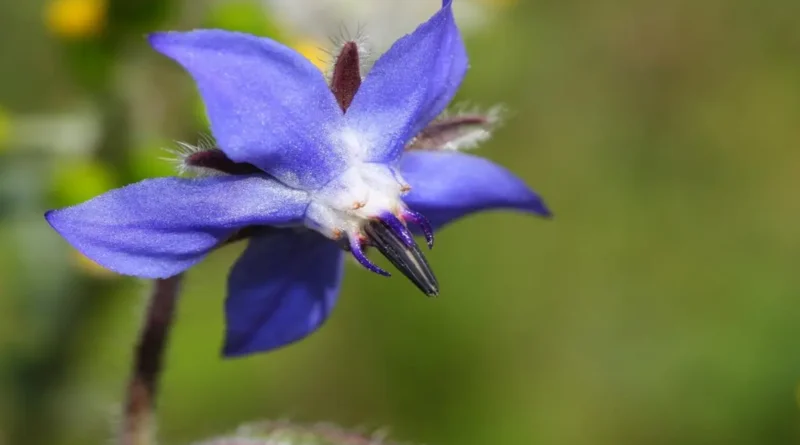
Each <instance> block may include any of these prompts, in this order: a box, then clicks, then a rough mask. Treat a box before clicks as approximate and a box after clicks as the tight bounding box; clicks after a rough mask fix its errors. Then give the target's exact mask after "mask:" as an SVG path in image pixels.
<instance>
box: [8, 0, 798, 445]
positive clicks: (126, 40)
mask: <svg viewBox="0 0 800 445" xmlns="http://www.w3.org/2000/svg"><path fill="white" fill-rule="evenodd" d="M459 1H462V3H481V1H480V0H472V1H470V0H456V2H457V6H458V8H462V7H466V6H463V5H461V4H458V2H459ZM423 3H424V5H422V4H423ZM429 3H433V4H434V5H433V6H429V5H428V4H429ZM435 3H436V1H435V0H409V1H407V2H403V4H405V5H406V6H407V7H411V6H414V7H417V6H420V5H422V7H423V8H422V9H425V8H427V11H433V10H435V9H436V5H435ZM482 3H485V4H482V5H479V7H480V8H485V10H482V11H484V12H485V13H484V12H481V13H479V14H478V16H480V17H483V18H484V19H485V20H481V21H480V23H476V24H475V25H474V26H470V27H469V29H468V30H467V29H465V33H466V34H467V46H468V49H469V51H470V55H471V60H472V69H471V71H470V73H469V75H468V78H467V80H466V82H465V85H464V88H463V89H462V91H461V92H460V94H459V100H461V101H464V100H466V101H469V102H470V103H472V104H476V105H486V106H490V105H494V104H497V103H502V104H505V105H507V107H508V108H509V109H510V110H511V111H512V116H511V118H510V119H509V120H508V121H507V122H506V125H504V126H503V128H502V129H500V130H499V131H498V132H497V133H496V136H495V138H494V139H493V140H492V141H490V142H489V143H487V144H485V145H484V146H483V147H482V148H481V149H480V151H479V153H480V154H481V155H484V156H487V157H490V158H491V159H493V160H496V161H497V162H499V163H502V164H504V165H507V166H509V167H510V168H512V169H513V170H514V171H515V172H517V173H518V174H519V175H520V176H521V177H523V178H524V179H525V180H526V181H528V182H529V183H530V184H531V185H532V186H533V187H534V188H535V189H536V190H538V191H539V192H541V193H542V194H543V196H544V197H545V198H546V200H547V202H548V203H549V205H550V206H551V207H552V209H553V210H554V212H555V214H556V218H555V219H554V220H552V221H544V220H536V219H532V218H529V217H524V216H519V215H514V214H508V213H494V214H485V215H479V216H476V217H473V218H470V219H467V220H464V221H461V222H459V223H457V224H455V225H453V226H451V227H448V228H446V229H445V230H443V231H442V232H441V233H440V234H439V236H438V237H437V247H436V249H434V250H433V252H432V253H431V256H430V261H431V263H432V265H433V266H434V268H435V270H436V272H437V275H438V277H439V281H440V282H441V284H442V296H441V297H440V298H438V299H426V298H424V297H422V296H421V295H420V294H419V293H418V292H417V291H416V289H414V288H413V287H412V285H411V284H410V283H408V282H406V281H405V280H403V279H402V278H393V279H385V278H382V277H379V276H377V275H374V274H370V273H367V272H365V271H364V270H361V269H360V268H359V267H357V266H352V265H349V266H348V270H347V272H348V273H347V275H346V279H345V284H344V289H343V291H342V294H341V299H340V304H339V305H338V307H337V309H336V311H335V312H334V314H333V317H332V318H331V319H330V321H329V322H328V323H327V324H326V325H325V326H324V327H323V329H322V330H321V331H319V332H318V333H317V334H315V335H313V336H311V337H310V338H308V339H307V340H306V341H303V342H301V343H298V344H296V345H294V346H291V347H289V348H286V349H282V350H280V351H278V352H275V353H271V354H266V355H258V356H252V357H249V358H245V359H238V360H230V361H224V360H222V359H221V358H220V354H219V349H220V345H221V341H222V329H223V325H222V316H223V314H222V310H221V308H222V302H223V297H224V289H225V278H226V273H227V270H228V268H229V266H230V265H231V264H232V261H233V260H234V258H235V257H236V255H237V254H238V253H239V252H240V251H241V249H242V247H243V246H242V245H238V246H233V247H230V248H226V249H224V250H222V251H219V252H217V253H215V254H213V255H212V256H211V257H210V258H209V259H208V260H207V261H205V262H204V263H203V264H202V265H201V266H200V267H198V268H197V269H195V270H193V271H191V273H189V277H188V283H187V286H186V289H185V292H184V294H183V297H182V300H181V303H180V308H179V319H178V322H177V324H176V325H175V330H174V336H173V342H172V344H171V348H170V350H169V353H168V358H167V360H168V367H167V370H166V373H165V374H164V376H163V386H162V387H163V391H162V393H161V397H160V436H161V438H162V442H163V443H164V444H182V443H188V442H191V441H194V440H198V439H201V438H203V437H206V436H210V435H214V434H218V433H222V432H225V431H227V430H231V429H233V428H235V427H236V426H237V425H238V424H240V423H242V422H244V421H250V420H257V419H264V418H273V419H278V418H284V419H292V420H298V421H312V422H313V421H329V422H335V423H337V424H340V425H344V426H348V427H362V428H364V429H365V430H374V429H378V428H384V427H388V429H389V431H390V432H391V434H392V436H393V437H396V438H399V439H402V440H409V441H413V442H416V443H429V444H435V445H487V444H506V443H508V444H576V445H580V444H586V445H589V444H593V445H596V444H608V445H621V444H631V445H632V444H643V443H646V444H789V443H800V408H798V403H799V401H800V390H799V388H798V383H800V274H798V273H797V269H798V264H799V263H800V226H799V225H798V221H800V200H799V199H798V198H797V192H798V189H800V2H797V1H795V0H769V1H757V0H675V1H671V2H664V1H656V0H617V1H607V2H598V1H579V0H560V1H554V0H519V1H517V2H514V1H504V2H499V1H495V2H491V1H489V0H483V1H482ZM350 4H351V6H349V8H358V7H361V6H365V5H366V4H372V5H371V6H372V7H374V5H375V4H380V6H381V7H383V8H384V9H386V8H404V6H402V4H401V3H400V2H391V1H389V0H361V1H360V2H350ZM352 12H353V11H352V10H350V9H348V8H343V9H342V10H341V15H342V16H341V17H330V18H329V20H330V21H331V22H332V23H338V22H339V21H341V20H342V19H344V18H349V17H350V15H349V14H351V13H352ZM426 14H427V13H425V14H422V16H420V17H419V19H420V20H421V19H423V18H424V17H425V15H426ZM473 15H474V14H473ZM314 20H319V18H314ZM311 25H312V26H313V25H314V23H311ZM199 26H215V27H226V28H231V29H241V30H247V31H250V32H255V33H259V34H263V35H269V36H272V37H276V38H279V39H281V40H283V41H285V42H287V43H288V44H290V45H294V46H295V47H298V48H301V49H303V50H304V51H306V52H307V53H308V54H309V56H310V57H312V58H313V57H316V56H315V55H314V48H315V47H316V46H317V45H318V44H319V45H324V44H326V43H327V42H325V41H321V42H317V40H318V39H317V37H315V36H310V35H307V33H304V32H303V31H301V30H300V29H299V28H298V27H297V26H296V25H293V24H289V23H288V22H287V21H286V20H284V17H283V12H282V10H281V9H280V8H269V7H266V6H265V5H259V4H255V3H247V2H242V1H217V2H211V1H188V0H186V1H177V0H175V1H160V0H52V1H45V0H26V1H16V2H12V1H4V2H0V42H2V43H0V60H1V61H2V62H0V246H2V251H0V252H1V253H0V444H3V445H40V444H42V445H44V444H47V445H86V444H105V443H109V442H108V440H109V437H110V434H111V431H113V428H114V427H115V425H116V423H117V418H118V414H117V412H118V411H119V406H120V400H121V395H122V394H121V393H122V389H123V387H124V384H125V379H126V378H127V376H128V367H129V357H130V350H131V346H132V344H133V342H134V340H135V336H136V331H137V322H138V321H139V316H140V313H141V310H142V309H143V303H144V296H145V295H146V292H147V291H146V289H147V287H146V283H144V282H140V281H135V280H132V279H128V278H121V277H117V276H115V275H113V274H110V273H107V272H104V271H102V270H101V269H99V268H98V267H96V266H94V265H92V264H91V263H89V262H88V261H87V260H85V259H82V258H81V257H80V256H78V255H77V254H76V253H75V252H74V251H72V250H71V249H70V248H69V247H68V246H67V245H66V243H65V242H64V241H63V240H61V239H60V238H59V237H58V236H56V234H55V233H53V232H52V231H51V230H49V228H48V227H47V226H46V224H45V222H44V220H43V218H42V213H43V212H44V210H46V209H48V208H51V207H55V206H62V205H66V204H73V203H77V202H80V201H82V200H84V199H87V198H89V197H91V196H93V195H95V194H98V193H101V192H103V191H105V190H108V189H110V188H113V187H116V186H119V185H123V184H126V183H129V182H133V181H136V180H139V179H142V178H145V177H150V176H159V175H170V174H172V171H171V166H170V164H169V163H168V162H166V161H163V160H162V159H160V158H161V157H163V156H165V154H164V152H163V151H162V150H161V148H162V147H169V146H171V145H172V142H171V141H172V140H175V139H177V140H185V141H189V142H194V141H196V139H197V138H198V135H199V134H200V133H201V132H203V131H205V128H204V124H203V121H202V110H201V109H200V108H199V106H198V103H197V98H196V96H195V92H194V86H193V85H192V83H191V81H190V79H189V77H188V76H187V75H185V74H184V73H182V72H181V71H180V69H178V68H177V66H175V65H174V64H172V63H171V62H170V61H168V60H166V59H165V58H163V57H160V56H158V55H157V54H155V52H154V51H152V50H150V49H149V48H148V47H147V45H146V42H145V40H144V39H143V38H142V36H143V35H144V33H146V32H148V31H152V30H157V29H188V28H193V27H199ZM414 26H415V23H413V22H409V23H408V24H407V25H406V26H405V29H407V30H411V29H413V27H414ZM320 27H322V24H320ZM371 27H374V28H375V29H377V30H380V29H382V25H381V23H380V22H379V21H378V22H374V21H373V22H372V23H367V31H368V33H369V30H370V28H371Z"/></svg>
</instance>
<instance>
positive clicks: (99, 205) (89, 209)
mask: <svg viewBox="0 0 800 445" xmlns="http://www.w3.org/2000/svg"><path fill="white" fill-rule="evenodd" d="M451 3H452V0H445V1H444V2H443V5H442V8H441V9H440V10H439V11H438V12H437V13H436V14H435V15H434V16H433V17H431V19H430V20H428V21H427V22H426V23H424V24H422V25H421V26H420V27H419V28H417V30H415V31H414V32H413V33H411V34H409V35H407V36H405V37H403V38H401V39H400V40H398V41H397V42H396V43H395V44H394V45H393V46H392V47H391V48H390V49H389V51H388V52H387V53H385V54H384V55H383V56H382V57H381V58H380V59H378V60H377V61H376V62H375V64H374V66H373V67H372V68H371V70H370V71H369V74H368V75H367V76H366V77H364V78H362V74H361V72H362V66H361V62H362V61H363V60H362V59H363V54H362V53H360V51H361V49H362V47H361V46H360V44H359V42H357V41H347V42H344V44H343V45H342V47H341V48H340V52H339V53H338V56H337V57H336V58H335V60H334V62H335V63H334V64H333V70H332V72H331V73H330V76H329V78H328V79H327V82H326V78H325V76H323V74H322V73H321V72H320V71H319V70H318V69H317V68H315V67H314V65H312V64H311V63H310V62H309V61H308V60H306V59H304V58H303V57H302V56H301V55H299V54H298V53H296V52H295V51H293V50H291V49H289V48H287V47H285V46H282V45H280V44H278V43H276V42H274V41H271V40H269V39H264V38H258V37H254V36H250V35H245V34H239V33H233V32H226V31H220V30H196V31H191V32H166V33H157V34H153V35H151V36H150V43H151V44H152V46H153V47H154V48H155V49H156V50H158V51H159V52H161V53H163V54H165V55H167V56H168V57H170V58H172V59H174V60H175V61H177V62H178V63H179V64H180V65H182V66H183V68H185V69H186V71H188V72H189V74H191V76H192V77H193V78H194V80H195V82H196V83H197V86H198V88H199V91H200V94H201V95H202V97H203V100H204V101H205V104H206V107H207V111H208V115H209V119H210V122H211V130H212V133H213V135H214V137H215V139H216V145H215V146H214V147H199V148H194V149H191V150H189V151H188V152H186V153H184V156H183V157H182V159H181V161H182V163H183V166H184V167H185V168H187V169H194V170H199V171H202V172H207V173H208V172H210V173H213V174H209V175H202V176H199V177H194V178H157V179H149V180H145V181H142V182H139V183H136V184H132V185H129V186H126V187H123V188H120V189H116V190H112V191H110V192H108V193H105V194H103V195H101V196H98V197H96V198H94V199H92V200H89V201H87V202H85V203H83V204H80V205H77V206H74V207H69V208H65V209H60V210H52V211H50V212H48V213H47V214H46V215H45V216H46V218H47V221H48V222H49V223H50V224H51V225H52V226H53V228H54V229H55V230H56V231H58V233H60V234H61V235H62V236H63V237H64V238H65V239H66V240H67V241H68V242H69V243H71V244H72V245H73V246H74V247H75V248H77V249H78V250H80V251H81V252H82V253H83V254H85V255H86V256H88V257H89V258H91V259H92V260H94V261H96V262H97V263H99V264H100V265H102V266H105V267H107V268H109V269H111V270H114V271H116V272H118V273H121V274H125V275H133V276H137V277H142V278H165V277H169V276H173V275H176V274H179V273H181V272H183V271H185V270H186V269H188V268H189V267H191V266H193V265H194V264H196V263H198V262H199V261H201V260H202V259H203V258H204V257H205V256H206V255H207V254H208V253H209V252H211V251H212V250H214V249H216V248H218V247H220V246H222V245H225V244H227V243H230V242H232V241H235V240H239V239H243V238H248V239H249V245H248V247H247V249H246V250H245V251H244V253H243V254H242V256H241V258H239V260H238V261H237V262H236V264H235V265H234V266H233V269H232V271H231V273H230V277H229V281H228V297H227V301H226V317H227V333H226V341H225V347H224V354H225V355H227V356H238V355H244V354H248V353H253V352H258V351H266V350H270V349H274V348H278V347H281V346H283V345H286V344H288V343H291V342H294V341H297V340H299V339H301V338H303V337H305V336H307V335H308V334H310V333H311V332H313V331H314V330H315V329H317V328H318V327H319V326H320V325H321V324H322V323H323V322H324V321H325V319H326V318H327V317H328V315H329V313H330V311H331V310H332V308H333V306H334V304H335V301H336V297H337V294H338V291H339V285H340V280H341V276H342V269H343V258H344V255H343V251H350V252H351V253H352V255H353V256H354V257H355V258H356V259H357V260H358V261H359V262H360V263H361V264H362V265H364V266H365V267H366V268H367V269H369V270H372V271H374V272H377V273H380V274H384V275H388V273H387V272H385V271H384V270H382V269H380V268H378V267H377V266H375V265H374V264H373V263H372V262H370V260H369V259H368V258H367V256H366V255H365V248H366V247H367V246H373V247H375V248H376V249H377V250H378V251H380V252H381V253H382V254H383V255H384V256H386V257H387V258H388V259H389V260H390V261H391V262H392V263H393V264H394V265H395V266H396V267H397V268H398V269H399V270H400V271H401V272H402V273H404V274H405V275H406V276H407V277H408V278H410V279H411V281H412V282H414V284H416V285H417V286H418V287H419V288H420V289H421V290H422V291H423V292H425V293H426V294H428V295H436V294H437V293H438V283H437V282H436V278H435V277H434V275H433V273H432V271H431V269H430V267H429V266H428V263H427V262H426V261H425V258H424V256H423V255H422V253H421V251H420V249H419V248H418V247H417V244H416V242H415V241H414V239H413V237H412V236H411V233H410V229H409V227H411V228H412V229H414V230H415V231H417V230H419V231H421V232H422V233H423V234H425V236H426V238H427V241H428V244H429V245H430V246H432V243H433V230H434V229H437V228H440V227H442V226H444V225H445V224H447V223H449V222H451V221H453V220H455V219H457V218H460V217H462V216H465V215H467V214H470V213H473V212H478V211H482V210H490V209H499V208H505V209H512V210H518V211H522V212H529V213H534V214H539V215H545V216H546V215H549V212H548V210H547V208H546V207H545V205H544V203H543V202H542V200H541V199H540V198H539V197H538V196H537V195H536V194H535V193H534V192H533V191H531V190H530V189H529V188H528V187H527V186H526V185H525V184H524V183H523V182H522V181H521V180H520V179H518V178H516V177H515V176H513V175H512V174H511V173H510V172H508V171H507V170H505V169H504V168H502V167H500V166H498V165H495V164H493V163H492V162H490V161H488V160H486V159H482V158H480V157H476V156H472V155H468V154H463V153H460V152H458V151H457V150H453V148H459V146H462V145H471V144H474V143H476V142H479V141H480V140H481V139H483V138H485V136H486V135H488V132H487V128H488V126H490V124H491V123H492V121H493V119H492V117H491V115H490V116H488V117H487V116H483V115H480V114H466V115H456V116H448V115H446V114H443V112H444V110H445V108H446V107H447V106H448V104H449V103H450V101H451V100H452V99H453V96H454V95H455V94H456V90H457V89H458V87H459V85H460V83H461V80H462V78H463V77H464V74H465V73H466V71H467V65H468V63H467V55H466V51H465V48H464V45H463V42H462V39H461V36H460V35H459V31H458V28H457V27H456V24H455V21H454V19H453V15H452V11H451ZM443 116H444V117H443ZM423 215H424V216H423ZM426 217H427V219H426Z"/></svg>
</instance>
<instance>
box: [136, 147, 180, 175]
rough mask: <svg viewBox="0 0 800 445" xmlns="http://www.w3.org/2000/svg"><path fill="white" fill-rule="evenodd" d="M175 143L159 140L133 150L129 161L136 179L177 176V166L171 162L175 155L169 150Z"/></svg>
mask: <svg viewBox="0 0 800 445" xmlns="http://www.w3.org/2000/svg"><path fill="white" fill-rule="evenodd" d="M174 145H175V143H170V142H167V141H157V142H151V143H150V144H148V145H146V146H143V147H138V148H135V149H133V150H131V152H130V154H129V161H130V168H131V174H132V175H133V178H134V180H141V179H146V178H155V177H160V176H175V173H176V171H175V166H174V164H173V163H172V162H170V159H172V158H173V157H174V156H173V155H172V154H171V153H170V152H169V151H168V149H169V148H170V147H172V146H174Z"/></svg>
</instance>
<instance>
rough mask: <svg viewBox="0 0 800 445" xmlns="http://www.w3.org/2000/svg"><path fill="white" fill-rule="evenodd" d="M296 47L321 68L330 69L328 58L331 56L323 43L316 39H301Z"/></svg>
mask: <svg viewBox="0 0 800 445" xmlns="http://www.w3.org/2000/svg"><path fill="white" fill-rule="evenodd" d="M293 46H294V49H295V50H297V52H299V53H300V54H302V55H303V56H304V57H305V58H306V59H308V60H310V61H311V63H313V64H314V65H315V66H316V67H317V68H319V69H321V70H323V71H324V70H326V69H328V59H329V58H330V56H329V55H328V54H327V53H326V52H325V50H323V49H322V45H321V44H320V43H319V42H317V41H315V40H300V41H298V42H296V43H295V44H294V45H293Z"/></svg>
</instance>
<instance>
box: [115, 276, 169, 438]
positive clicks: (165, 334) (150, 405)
mask: <svg viewBox="0 0 800 445" xmlns="http://www.w3.org/2000/svg"><path fill="white" fill-rule="evenodd" d="M182 278H183V276H182V275H176V276H174V277H170V278H166V279H160V280H155V281H154V282H153V293H152V294H151V295H150V301H149V302H148V306H147V312H146V313H145V316H144V321H143V322H142V330H141V332H140V333H139V340H138V342H137V344H136V347H135V349H134V356H133V370H132V375H131V379H130V382H129V383H128V388H127V401H126V402H125V411H124V415H123V420H122V431H121V432H120V445H153V444H154V443H155V402H156V392H157V388H158V378H159V375H160V374H161V369H162V362H163V358H164V351H165V349H166V346H167V342H168V340H169V332H170V327H171V325H172V320H173V318H174V315H175V306H176V303H177V300H178V294H179V292H180V287H181V281H182Z"/></svg>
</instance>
